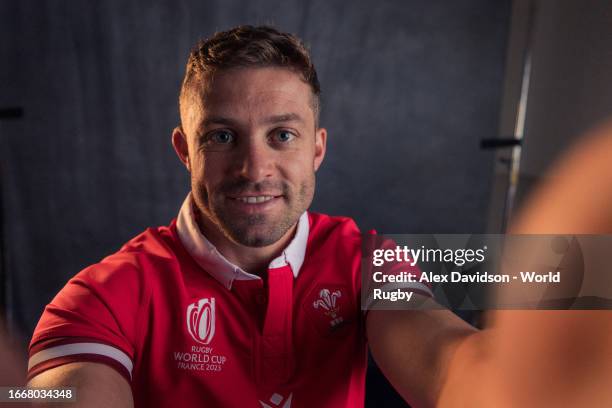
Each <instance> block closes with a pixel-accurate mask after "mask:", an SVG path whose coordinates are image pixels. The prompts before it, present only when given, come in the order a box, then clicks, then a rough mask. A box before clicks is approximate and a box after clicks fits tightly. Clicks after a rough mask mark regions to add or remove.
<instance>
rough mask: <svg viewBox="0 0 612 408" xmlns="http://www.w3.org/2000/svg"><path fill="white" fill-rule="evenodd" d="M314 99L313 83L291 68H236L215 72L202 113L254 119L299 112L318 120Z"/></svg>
mask: <svg viewBox="0 0 612 408" xmlns="http://www.w3.org/2000/svg"><path fill="white" fill-rule="evenodd" d="M312 102H313V95H312V91H311V89H310V86H309V85H308V84H307V83H306V82H304V81H303V80H302V79H301V77H300V76H299V75H298V74H296V73H295V72H293V71H291V70H289V69H285V68H278V67H265V68H234V69H230V70H224V71H220V72H217V73H215V75H214V77H213V78H212V79H211V81H210V82H209V84H208V86H207V87H206V91H205V92H204V94H203V95H202V113H203V116H204V118H205V117H207V116H211V115H213V116H227V117H238V118H240V117H242V118H245V119H247V118H249V119H250V120H253V119H256V118H257V117H259V116H267V115H271V114H287V113H297V114H300V115H304V116H307V117H309V118H311V119H312V120H313V121H314V117H313V109H312ZM204 118H203V119H204Z"/></svg>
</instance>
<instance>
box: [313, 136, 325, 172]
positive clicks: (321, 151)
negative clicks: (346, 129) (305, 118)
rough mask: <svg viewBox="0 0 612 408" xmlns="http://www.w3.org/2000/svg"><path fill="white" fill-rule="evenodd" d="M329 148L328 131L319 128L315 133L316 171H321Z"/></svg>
mask: <svg viewBox="0 0 612 408" xmlns="http://www.w3.org/2000/svg"><path fill="white" fill-rule="evenodd" d="M326 147H327V129H325V128H319V129H317V130H316V131H315V155H314V170H315V171H317V170H319V167H320V166H321V163H323V158H324V157H325V149H326Z"/></svg>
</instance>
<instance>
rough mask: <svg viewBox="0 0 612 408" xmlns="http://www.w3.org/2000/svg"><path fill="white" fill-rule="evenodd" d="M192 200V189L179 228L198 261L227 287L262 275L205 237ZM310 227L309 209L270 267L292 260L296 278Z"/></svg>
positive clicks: (185, 244)
mask: <svg viewBox="0 0 612 408" xmlns="http://www.w3.org/2000/svg"><path fill="white" fill-rule="evenodd" d="M191 200H192V199H191V193H189V194H188V195H187V198H186V199H185V201H184V202H183V205H182V207H181V210H180V211H179V215H178V218H177V220H176V229H177V232H178V236H179V238H180V240H181V242H182V243H183V245H184V246H185V248H186V249H187V251H188V252H189V254H190V255H191V256H192V257H193V259H195V260H196V262H197V263H198V265H200V266H201V267H202V269H204V270H205V271H206V272H208V273H209V274H210V275H211V276H212V277H214V278H215V279H216V280H218V281H219V282H220V283H221V284H222V285H223V286H225V287H226V288H227V289H231V288H232V283H233V282H234V280H253V279H261V278H260V277H259V276H257V275H253V274H250V273H248V272H245V271H244V270H242V269H241V268H240V267H239V266H237V265H234V264H233V263H231V262H230V261H228V260H227V259H226V258H225V257H224V256H223V255H222V254H221V253H220V252H219V251H218V250H217V248H215V246H214V245H213V244H212V243H211V242H210V241H209V240H208V239H206V237H205V236H204V235H203V234H202V232H201V231H200V228H199V227H198V225H197V223H196V221H195V217H194V214H193V206H192V203H191ZM309 231H310V226H309V223H308V213H307V212H304V213H303V214H302V215H301V216H300V218H299V220H298V225H297V230H296V232H295V236H294V237H293V240H291V242H290V243H289V245H287V248H285V250H284V251H283V253H282V254H281V255H280V256H279V257H277V258H275V259H274V260H272V262H270V265H269V268H280V267H282V266H285V265H287V264H289V265H290V266H291V270H292V272H293V276H294V277H295V278H297V277H298V274H299V273H300V269H301V267H302V264H303V263H304V256H305V255H306V244H307V242H308V234H309Z"/></svg>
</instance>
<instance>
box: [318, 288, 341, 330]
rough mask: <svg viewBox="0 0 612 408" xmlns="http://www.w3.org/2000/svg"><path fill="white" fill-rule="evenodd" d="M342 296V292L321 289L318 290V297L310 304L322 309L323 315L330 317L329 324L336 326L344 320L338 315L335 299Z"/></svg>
mask: <svg viewBox="0 0 612 408" xmlns="http://www.w3.org/2000/svg"><path fill="white" fill-rule="evenodd" d="M341 297H342V292H341V291H339V290H335V291H333V292H331V291H330V290H329V289H321V291H320V292H319V299H317V300H315V301H314V302H313V304H312V306H313V307H314V308H315V309H319V308H320V309H323V310H324V314H325V316H328V317H329V318H331V321H330V322H329V324H330V325H331V326H332V327H336V326H337V325H339V324H340V323H342V322H343V321H344V319H343V318H342V316H338V309H339V308H338V307H337V306H336V301H337V300H338V299H339V298H341Z"/></svg>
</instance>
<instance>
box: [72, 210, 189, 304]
mask: <svg viewBox="0 0 612 408" xmlns="http://www.w3.org/2000/svg"><path fill="white" fill-rule="evenodd" d="M173 229H174V222H173V223H172V224H170V226H163V227H153V228H147V229H146V230H145V231H144V232H142V233H140V234H138V235H137V236H135V237H134V238H132V239H131V240H129V241H128V242H126V243H125V244H124V245H123V246H122V247H121V249H119V250H118V251H117V252H115V253H113V254H111V255H108V256H106V257H105V258H104V259H102V260H101V261H99V262H97V263H94V264H92V265H90V266H88V267H86V268H85V269H83V270H82V271H80V272H79V273H78V274H77V275H76V276H74V277H73V278H72V279H71V281H70V282H69V284H72V285H67V288H70V287H74V284H75V283H76V284H77V286H81V285H85V286H87V287H90V288H92V289H102V288H104V290H105V291H117V293H122V292H125V293H134V294H137V293H142V292H143V291H146V287H147V284H146V281H147V280H149V279H150V277H151V276H152V275H154V274H155V271H156V270H160V269H162V267H163V266H164V265H168V264H172V263H175V261H176V257H177V253H178V252H180V251H179V250H178V249H177V246H178V245H179V243H178V239H177V238H176V232H175V230H173ZM143 295H144V294H143Z"/></svg>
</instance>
